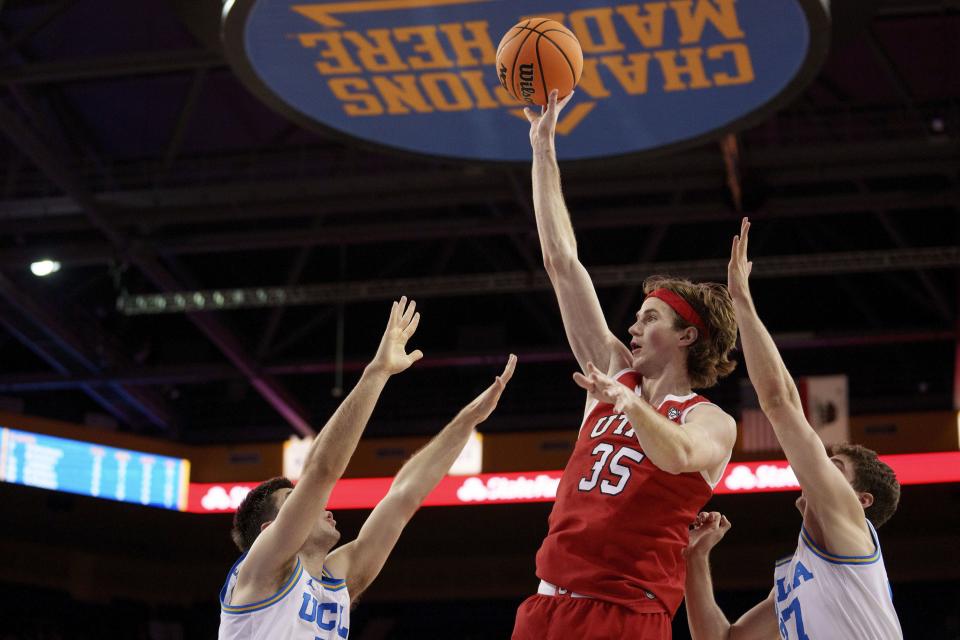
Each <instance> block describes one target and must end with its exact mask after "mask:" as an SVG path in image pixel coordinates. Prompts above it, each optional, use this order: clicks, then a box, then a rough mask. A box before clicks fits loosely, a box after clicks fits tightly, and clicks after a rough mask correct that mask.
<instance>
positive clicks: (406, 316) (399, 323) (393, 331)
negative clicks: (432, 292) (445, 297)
mask: <svg viewBox="0 0 960 640" xmlns="http://www.w3.org/2000/svg"><path fill="white" fill-rule="evenodd" d="M416 308H417V303H416V302H414V301H413V300H411V301H410V303H409V304H408V303H407V297H406V296H402V297H401V298H400V300H399V301H398V302H397V301H395V302H394V303H393V306H392V307H391V308H390V319H389V320H387V329H386V330H385V331H384V332H383V337H382V338H381V339H380V346H379V347H378V348H377V354H376V355H375V356H373V361H371V363H370V367H372V368H373V369H376V370H379V371H383V372H384V373H386V374H387V375H393V374H395V373H400V372H401V371H404V370H406V369H407V368H409V367H410V365H412V364H413V363H414V362H416V361H417V360H419V359H420V358H422V357H423V352H422V351H420V350H419V349H416V350H415V351H411V352H410V353H407V350H406V347H407V340H409V339H410V338H411V337H412V336H413V334H414V333H416V331H417V326H418V325H419V324H420V314H419V313H416V312H415V309H416Z"/></svg>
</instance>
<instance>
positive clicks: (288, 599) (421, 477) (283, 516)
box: [218, 298, 517, 640]
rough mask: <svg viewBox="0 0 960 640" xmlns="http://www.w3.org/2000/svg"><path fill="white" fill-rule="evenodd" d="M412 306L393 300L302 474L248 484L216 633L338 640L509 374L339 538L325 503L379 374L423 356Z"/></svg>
mask: <svg viewBox="0 0 960 640" xmlns="http://www.w3.org/2000/svg"><path fill="white" fill-rule="evenodd" d="M414 307H415V304H414V303H413V302H411V303H410V304H409V305H407V301H406V298H401V299H400V302H399V303H398V302H394V303H393V308H392V309H391V312H390V320H389V322H388V323H387V329H386V331H385V332H384V334H383V338H382V340H381V342H380V347H379V349H378V350H377V354H376V355H375V356H374V358H373V360H372V361H371V362H370V364H369V365H367V367H366V369H365V370H364V372H363V375H362V376H361V377H360V381H359V382H358V383H357V386H356V387H354V389H353V391H351V392H350V394H349V395H348V396H347V397H346V398H345V399H344V401H343V403H342V404H341V405H340V407H339V408H338V409H337V411H336V412H335V413H334V414H333V416H332V417H331V418H330V420H329V422H327V424H326V426H324V428H323V430H321V432H320V435H318V436H317V437H316V439H315V440H314V442H313V445H312V447H311V449H310V453H309V454H308V456H307V460H306V463H305V464H304V467H303V472H302V475H301V477H300V481H299V482H298V483H297V485H296V486H295V487H294V486H293V484H292V483H291V482H290V481H289V480H287V479H286V478H274V479H272V480H268V481H266V482H264V483H262V484H260V485H259V486H258V487H257V488H255V489H254V490H253V491H251V492H250V494H249V495H248V496H247V497H246V499H245V500H244V501H243V503H242V504H241V505H240V508H239V509H237V514H236V516H235V518H234V527H233V532H232V535H233V539H234V542H236V544H237V546H238V547H239V548H240V550H241V551H243V555H242V556H241V557H240V559H239V560H238V561H237V562H236V564H234V566H233V568H232V569H231V570H230V574H229V575H228V576H227V581H226V584H224V586H223V589H222V590H221V591H220V633H219V636H218V638H219V639H220V640H300V639H303V640H336V639H338V638H347V636H348V635H349V633H350V601H351V598H352V599H353V600H354V601H356V599H357V597H359V595H360V594H361V593H362V592H363V591H364V590H365V589H366V588H367V587H368V586H369V585H370V583H371V582H372V581H373V579H374V578H376V576H377V574H379V573H380V569H381V568H382V567H383V564H384V562H385V561H386V559H387V556H388V555H390V552H391V551H392V550H393V547H394V545H395V544H396V542H397V539H398V538H399V537H400V532H401V531H403V528H404V526H406V524H407V522H408V521H409V520H410V518H411V517H412V516H413V514H414V512H415V511H416V510H417V508H419V506H420V504H421V503H422V502H423V499H424V498H425V497H426V496H427V494H428V493H430V491H431V490H432V489H433V488H434V487H435V486H436V485H437V483H438V482H440V480H441V479H442V478H443V476H444V475H446V473H447V472H448V471H449V469H450V466H451V465H452V464H453V462H454V460H456V458H457V456H458V455H459V454H460V451H461V450H462V449H463V447H464V445H466V443H467V439H468V438H469V436H470V434H471V433H472V431H473V429H474V427H476V426H477V425H478V424H480V423H481V422H483V421H484V420H486V419H487V418H488V417H489V416H490V414H491V413H492V412H493V410H494V408H496V405H497V401H498V400H499V399H500V394H501V393H502V392H503V389H504V387H505V386H506V384H507V382H508V381H509V380H510V377H511V376H512V375H513V369H514V366H515V365H516V361H517V360H516V356H513V355H511V356H510V359H509V361H508V362H507V366H506V368H505V369H504V371H503V374H501V375H500V376H498V377H497V378H496V380H495V381H494V383H493V384H492V385H491V386H490V387H489V388H487V389H486V390H485V391H484V392H483V393H482V394H480V395H479V396H477V398H476V399H474V400H473V402H471V403H470V404H468V405H467V406H466V407H464V408H463V409H462V410H461V411H460V413H458V414H457V416H456V417H455V418H454V419H453V420H452V421H451V422H450V423H449V424H448V425H447V426H446V427H444V429H443V430H442V431H441V432H440V433H439V434H438V435H437V436H435V437H434V438H433V439H432V440H431V441H430V442H429V443H428V444H427V445H426V446H425V447H424V448H423V449H421V450H420V451H419V452H417V454H416V455H414V456H413V457H412V458H411V459H410V460H409V461H408V462H407V463H406V464H405V465H404V466H403V468H401V469H400V472H399V473H398V474H397V476H396V478H394V481H393V484H392V485H391V486H390V491H389V492H388V493H387V495H386V497H384V499H383V500H381V501H380V503H379V504H378V505H377V506H376V508H375V509H374V510H373V512H372V513H371V514H370V517H369V518H367V521H366V522H365V523H364V525H363V527H362V528H361V529H360V533H359V535H358V536H357V539H356V540H354V541H352V542H350V543H347V544H345V545H343V546H342V547H340V548H338V549H335V550H333V546H334V545H335V544H336V543H337V541H338V540H339V539H340V532H339V531H337V528H336V524H337V523H336V521H335V520H334V519H333V515H332V514H331V513H330V512H329V511H327V510H326V504H327V500H328V498H329V497H330V492H331V490H332V489H333V486H334V484H336V482H337V480H339V479H340V476H341V475H343V472H344V470H345V469H346V466H347V462H348V461H349V460H350V456H351V455H353V451H354V449H355V448H356V446H357V442H358V441H359V439H360V434H361V433H362V432H363V429H364V427H365V426H366V424H367V420H368V419H369V417H370V414H371V413H372V412H373V407H374V405H375V404H376V401H377V399H378V398H379V396H380V392H381V391H382V390H383V387H384V385H385V384H386V381H387V379H388V378H389V377H390V376H391V375H393V374H396V373H400V372H401V371H404V370H405V369H407V368H408V367H409V366H410V365H412V364H413V363H414V362H416V361H417V360H419V359H420V358H422V357H423V354H422V353H421V352H420V351H419V350H417V351H413V352H411V353H409V354H408V353H406V343H407V340H409V338H410V337H411V336H412V335H413V333H414V331H416V329H417V325H418V324H419V321H420V314H419V313H414Z"/></svg>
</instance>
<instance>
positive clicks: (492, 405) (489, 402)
mask: <svg viewBox="0 0 960 640" xmlns="http://www.w3.org/2000/svg"><path fill="white" fill-rule="evenodd" d="M516 366H517V356H515V355H513V354H512V353H511V354H510V357H509V358H508V359H507V366H506V367H504V369H503V373H501V374H500V375H498V376H497V377H496V379H495V380H494V381H493V384H491V385H490V386H489V387H487V388H486V390H485V391H484V392H483V393H481V394H480V395H479V396H477V397H476V398H474V399H473V401H472V402H470V404H468V405H467V406H465V407H464V408H463V410H462V411H461V412H460V414H461V415H462V416H464V417H466V418H468V419H469V420H470V421H471V422H472V423H473V424H475V425H477V424H480V423H481V422H483V421H484V420H486V419H487V418H489V417H490V414H491V413H493V410H494V409H496V408H497V402H499V401H500V395H501V394H503V390H504V389H506V388H507V383H508V382H510V378H512V377H513V370H514V368H516Z"/></svg>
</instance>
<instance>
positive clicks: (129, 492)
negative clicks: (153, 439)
mask: <svg viewBox="0 0 960 640" xmlns="http://www.w3.org/2000/svg"><path fill="white" fill-rule="evenodd" d="M0 481H3V482H11V483H14V484H22V485H27V486H31V487H39V488H41V489H52V490H54V491H66V492H68V493H76V494H79V495H82V496H92V497H94V498H106V499H107V500H119V501H120V502H130V503H133V504H140V505H145V506H150V507H160V508H163V509H173V510H177V511H183V510H184V508H185V506H186V498H187V486H188V484H189V482H190V461H189V460H184V459H182V458H170V457H168V456H161V455H157V454H153V453H145V452H143V451H132V450H130V449H117V448H116V447H107V446H104V445H100V444H94V443H92V442H81V441H79V440H69V439H67V438H58V437H55V436H46V435H41V434H38V433H29V432H27V431H17V430H16V429H6V428H3V427H0Z"/></svg>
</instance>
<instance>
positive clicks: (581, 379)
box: [573, 362, 636, 413]
mask: <svg viewBox="0 0 960 640" xmlns="http://www.w3.org/2000/svg"><path fill="white" fill-rule="evenodd" d="M573 381H574V382H576V383H577V386H579V387H580V388H581V389H586V390H587V393H589V394H590V395H591V396H593V397H594V398H596V399H597V400H600V401H601V402H608V403H610V404H612V405H613V410H614V411H616V412H617V413H623V411H624V409H626V407H627V403H628V402H630V401H631V400H633V398H635V397H636V396H635V395H634V394H633V392H632V391H630V389H628V388H626V387H625V386H623V385H622V384H620V383H619V382H617V381H616V380H614V379H613V378H611V377H610V376H608V375H607V374H605V373H604V372H602V371H600V369H597V368H596V367H595V366H594V365H593V363H592V362H588V363H587V375H583V374H582V373H580V372H579V371H577V372H575V373H574V374H573Z"/></svg>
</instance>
